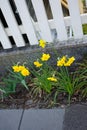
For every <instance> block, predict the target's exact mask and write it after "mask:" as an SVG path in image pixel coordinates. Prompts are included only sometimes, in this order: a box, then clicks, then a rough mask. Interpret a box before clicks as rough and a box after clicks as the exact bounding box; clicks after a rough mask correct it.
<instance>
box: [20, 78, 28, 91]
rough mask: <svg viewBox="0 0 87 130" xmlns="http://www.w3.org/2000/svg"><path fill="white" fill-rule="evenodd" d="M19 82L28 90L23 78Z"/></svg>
mask: <svg viewBox="0 0 87 130" xmlns="http://www.w3.org/2000/svg"><path fill="white" fill-rule="evenodd" d="M21 83H22V85H23V86H24V87H25V88H26V89H27V90H28V87H27V85H26V82H25V80H22V81H21Z"/></svg>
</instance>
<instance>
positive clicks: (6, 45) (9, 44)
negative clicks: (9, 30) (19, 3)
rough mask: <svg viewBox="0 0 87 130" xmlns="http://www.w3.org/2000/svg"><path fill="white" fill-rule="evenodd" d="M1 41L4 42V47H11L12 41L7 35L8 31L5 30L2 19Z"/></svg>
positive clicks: (0, 27)
mask: <svg viewBox="0 0 87 130" xmlns="http://www.w3.org/2000/svg"><path fill="white" fill-rule="evenodd" d="M0 41H1V43H2V46H3V48H4V49H8V48H11V47H12V46H11V43H10V41H9V39H8V37H7V35H6V32H5V31H4V27H3V25H2V23H1V21H0Z"/></svg>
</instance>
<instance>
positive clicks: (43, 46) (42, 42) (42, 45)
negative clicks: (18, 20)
mask: <svg viewBox="0 0 87 130" xmlns="http://www.w3.org/2000/svg"><path fill="white" fill-rule="evenodd" d="M39 46H41V47H42V48H45V46H46V41H45V40H42V39H41V40H40V41H39Z"/></svg>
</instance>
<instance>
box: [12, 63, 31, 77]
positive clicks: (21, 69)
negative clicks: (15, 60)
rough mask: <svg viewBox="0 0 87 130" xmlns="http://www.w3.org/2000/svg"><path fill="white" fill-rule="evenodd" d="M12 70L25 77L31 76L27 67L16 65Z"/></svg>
mask: <svg viewBox="0 0 87 130" xmlns="http://www.w3.org/2000/svg"><path fill="white" fill-rule="evenodd" d="M12 69H13V71H14V72H17V73H18V72H19V73H20V74H21V75H22V76H24V77H25V76H29V75H30V71H29V70H28V69H27V68H26V67H25V66H21V65H14V66H12Z"/></svg>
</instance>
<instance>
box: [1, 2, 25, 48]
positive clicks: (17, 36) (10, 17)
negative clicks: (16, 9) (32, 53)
mask: <svg viewBox="0 0 87 130" xmlns="http://www.w3.org/2000/svg"><path fill="white" fill-rule="evenodd" d="M0 8H1V10H2V12H3V14H4V17H5V19H6V22H7V24H8V26H9V28H10V30H11V33H12V36H13V38H14V40H15V42H16V45H17V46H18V47H21V46H25V44H24V41H23V38H22V36H21V33H20V31H19V28H18V25H17V23H16V20H15V18H14V14H13V12H12V9H11V6H10V4H9V1H8V0H4V1H3V0H0Z"/></svg>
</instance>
